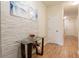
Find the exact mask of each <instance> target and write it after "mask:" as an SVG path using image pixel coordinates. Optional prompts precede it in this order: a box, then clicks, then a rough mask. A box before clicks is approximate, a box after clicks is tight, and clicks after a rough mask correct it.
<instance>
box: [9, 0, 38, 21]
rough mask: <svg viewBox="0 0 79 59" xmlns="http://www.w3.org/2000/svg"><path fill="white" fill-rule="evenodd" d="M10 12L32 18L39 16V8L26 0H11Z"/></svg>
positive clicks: (35, 18)
mask: <svg viewBox="0 0 79 59" xmlns="http://www.w3.org/2000/svg"><path fill="white" fill-rule="evenodd" d="M10 14H11V15H14V16H19V17H23V18H26V19H31V20H37V18H38V13H37V10H36V9H35V8H33V7H32V6H30V4H28V2H25V1H24V2H22V1H10Z"/></svg>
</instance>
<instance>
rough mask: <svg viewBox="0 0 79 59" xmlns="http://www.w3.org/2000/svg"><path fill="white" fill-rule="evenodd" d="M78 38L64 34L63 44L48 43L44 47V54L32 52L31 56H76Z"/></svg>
mask: <svg viewBox="0 0 79 59" xmlns="http://www.w3.org/2000/svg"><path fill="white" fill-rule="evenodd" d="M77 42H78V39H77V38H76V37H74V36H66V37H65V41H64V45H63V46H60V45H57V44H55V43H48V44H46V45H45V47H44V55H43V56H40V55H36V54H33V56H32V57H33V58H77V57H78V55H77V50H78V46H77V44H78V43H77Z"/></svg>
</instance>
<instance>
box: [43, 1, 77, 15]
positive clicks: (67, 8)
mask: <svg viewBox="0 0 79 59" xmlns="http://www.w3.org/2000/svg"><path fill="white" fill-rule="evenodd" d="M73 2H74V1H43V3H44V4H45V5H46V6H54V5H63V6H64V15H65V16H77V15H78V8H77V6H74V5H72V3H73Z"/></svg>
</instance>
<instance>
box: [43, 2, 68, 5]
mask: <svg viewBox="0 0 79 59" xmlns="http://www.w3.org/2000/svg"><path fill="white" fill-rule="evenodd" d="M42 2H43V3H44V4H45V5H46V6H53V5H60V4H63V3H66V2H67V1H42Z"/></svg>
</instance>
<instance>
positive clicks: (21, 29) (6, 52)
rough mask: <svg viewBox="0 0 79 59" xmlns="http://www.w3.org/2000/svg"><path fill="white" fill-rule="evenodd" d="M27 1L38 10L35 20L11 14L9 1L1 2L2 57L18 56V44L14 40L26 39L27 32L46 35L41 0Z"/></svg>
mask: <svg viewBox="0 0 79 59" xmlns="http://www.w3.org/2000/svg"><path fill="white" fill-rule="evenodd" d="M28 3H29V4H30V5H32V6H33V7H34V8H36V9H37V10H38V16H39V17H38V20H37V21H32V20H28V19H25V18H21V17H16V16H11V15H10V4H9V2H1V43H2V57H7V58H9V57H11V58H13V57H18V55H19V54H20V53H18V48H20V44H19V43H17V42H16V41H18V40H23V39H26V37H27V35H29V33H35V34H37V35H39V36H46V30H45V28H46V22H45V20H46V17H45V15H46V14H45V13H46V10H45V6H44V5H43V4H42V3H41V2H28Z"/></svg>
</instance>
